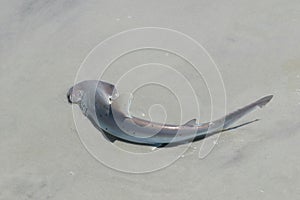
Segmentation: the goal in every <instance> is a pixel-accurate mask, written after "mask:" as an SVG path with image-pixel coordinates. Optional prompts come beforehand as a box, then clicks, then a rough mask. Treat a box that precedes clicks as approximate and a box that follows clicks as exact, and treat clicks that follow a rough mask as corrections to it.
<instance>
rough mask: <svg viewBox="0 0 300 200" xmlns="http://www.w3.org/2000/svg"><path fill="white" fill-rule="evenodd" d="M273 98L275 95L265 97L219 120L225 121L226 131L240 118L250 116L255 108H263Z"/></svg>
mask: <svg viewBox="0 0 300 200" xmlns="http://www.w3.org/2000/svg"><path fill="white" fill-rule="evenodd" d="M272 98H273V95H269V96H265V97H263V98H261V99H259V100H257V101H255V102H253V103H251V104H249V105H247V106H245V107H243V108H240V109H238V110H236V111H234V112H232V113H230V114H228V115H226V116H225V117H223V118H222V119H219V120H222V121H224V127H223V128H224V129H226V128H228V127H229V126H230V125H232V124H233V123H234V122H236V121H237V120H239V119H240V118H242V117H243V116H244V115H246V114H248V113H249V112H251V111H252V110H254V109H255V108H257V107H260V108H262V107H263V106H265V105H266V104H267V103H269V102H270V101H271V99H272ZM219 120H218V121H219Z"/></svg>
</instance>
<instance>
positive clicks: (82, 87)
mask: <svg viewBox="0 0 300 200" xmlns="http://www.w3.org/2000/svg"><path fill="white" fill-rule="evenodd" d="M115 95H117V92H116V90H115V87H114V85H112V84H110V83H106V82H103V81H97V80H87V81H82V82H79V83H77V84H76V85H74V86H73V87H71V88H70V89H69V91H68V92H67V99H68V102H69V103H70V104H78V105H79V107H80V109H81V110H82V112H83V114H85V115H87V114H88V113H89V112H94V111H95V106H97V110H99V111H100V112H101V113H102V114H103V115H108V113H109V110H110V105H111V102H112V98H113V96H115Z"/></svg>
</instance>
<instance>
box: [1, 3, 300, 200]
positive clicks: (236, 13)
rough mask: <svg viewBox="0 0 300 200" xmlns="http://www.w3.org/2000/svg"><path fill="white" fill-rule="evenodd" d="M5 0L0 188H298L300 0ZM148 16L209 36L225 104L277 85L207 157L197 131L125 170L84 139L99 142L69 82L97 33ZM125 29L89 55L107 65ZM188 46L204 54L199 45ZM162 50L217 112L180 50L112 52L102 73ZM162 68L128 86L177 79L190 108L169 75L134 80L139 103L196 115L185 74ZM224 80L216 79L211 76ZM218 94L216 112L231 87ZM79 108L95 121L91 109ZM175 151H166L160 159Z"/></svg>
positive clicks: (50, 191) (104, 193) (143, 109)
mask: <svg viewBox="0 0 300 200" xmlns="http://www.w3.org/2000/svg"><path fill="white" fill-rule="evenodd" d="M0 9H1V12H0V24H1V26H0V71H1V73H0V91H1V104H0V113H1V115H0V127H1V131H0V135H1V140H0V149H1V150H0V163H1V165H0V200H14V199H24V200H25V199H37V200H43V199H55V200H60V199H72V200H76V199H78V200H79V199H80V200H82V199H124V200H125V199H128V200H129V199H130V200H135V199H156V200H160V199H174V200H177V199H178V200H182V199H214V200H216V199H239V200H246V199H247V200H248V199H264V200H275V199H278V200H279V199H299V198H300V190H299V187H300V160H299V157H300V146H299V141H300V118H299V113H300V47H299V35H300V26H299V24H300V2H299V1H297V0H290V1H283V0H273V1H271V0H264V1H257V0H255V1H247V0H242V1H226V2H225V1H220V0H215V1H205V0H201V1H196V0H193V1H185V2H183V1H169V0H168V1H135V0H134V1H129V0H125V1H93V0H87V1H79V0H60V1H58V0H54V1H47V0H29V1H20V0H11V1H8V0H7V1H5V0H4V1H2V4H1V8H0ZM141 27H161V28H164V29H170V30H176V31H178V32H180V33H184V34H186V35H188V36H189V37H191V38H193V39H194V40H195V41H197V42H198V43H199V44H201V45H202V46H203V47H204V48H205V50H206V51H207V52H208V53H209V55H210V56H211V58H212V59H213V61H214V62H215V64H216V65H217V67H218V70H219V72H220V75H221V77H222V80H223V82H224V87H225V90H224V91H225V93H226V101H225V102H226V105H225V106H226V112H230V111H233V110H235V109H237V108H239V107H241V106H244V105H246V104H248V103H250V102H252V101H254V100H256V99H258V98H260V97H262V96H265V95H269V94H273V95H274V98H273V100H272V101H271V102H270V103H269V104H268V105H267V106H266V107H264V108H263V109H258V110H256V111H255V112H252V113H251V114H249V115H247V116H246V117H245V118H243V119H242V120H241V121H240V123H242V122H247V121H249V120H253V119H257V118H258V119H261V120H260V121H258V122H255V123H253V124H250V125H247V126H244V127H241V128H239V129H235V130H232V131H228V132H225V133H222V134H221V135H220V137H219V138H218V141H217V142H216V143H215V146H214V148H213V150H212V151H211V152H210V153H209V154H208V155H207V156H205V158H203V159H200V158H199V149H201V145H202V144H203V143H202V142H195V143H193V144H191V146H189V147H187V149H186V151H185V152H184V153H183V154H182V155H180V157H179V158H178V159H176V161H175V162H172V163H170V164H169V165H168V166H166V167H163V168H162V169H159V170H154V171H153V172H149V173H139V174H132V173H124V172H121V171H122V170H121V171H120V170H117V169H112V168H110V167H108V166H106V165H105V164H103V163H102V162H100V161H99V160H97V159H95V156H93V155H91V152H89V151H88V150H87V149H93V148H94V146H92V144H91V146H90V147H86V146H85V145H84V144H85V142H84V141H82V137H81V136H82V135H80V133H79V131H78V129H77V127H76V126H75V122H74V117H73V111H74V110H72V106H71V105H70V104H68V101H67V98H66V94H67V91H68V89H69V88H70V87H71V86H72V85H73V84H74V81H75V80H76V75H78V70H79V68H80V66H82V63H83V62H84V60H85V59H86V58H87V55H88V54H89V53H90V52H91V51H92V49H94V48H95V47H96V46H97V45H98V44H99V43H100V42H102V41H105V40H107V39H108V38H109V37H111V36H113V35H115V34H118V33H120V32H122V31H126V30H132V29H136V28H141ZM151 35H152V34H149V35H148V36H147V35H146V36H145V38H143V41H146V39H147V38H149V37H151ZM152 36H153V35H152ZM136 38H137V40H138V39H139V37H136ZM158 38H159V37H158ZM161 38H164V36H163V35H162V36H161ZM168 38H169V37H166V38H165V39H163V41H164V42H163V44H164V45H169V44H170V45H171V44H172V42H169V43H168V40H167V39H168ZM120 41H121V42H119V47H120V49H119V48H118V45H116V46H114V47H107V48H106V50H105V51H103V52H104V53H103V54H100V53H99V54H95V59H94V57H93V59H94V60H93V59H86V63H87V64H91V65H93V66H95V67H96V68H97V69H100V70H103V69H104V66H103V65H102V64H101V63H100V62H101V61H103V60H104V61H105V62H107V61H106V60H105V59H104V57H105V56H109V55H113V53H116V54H117V53H119V52H118V51H121V50H122V51H123V49H122V48H123V47H125V45H127V44H126V40H120ZM151 41H152V40H150V42H151ZM173 41H174V40H173ZM137 43H138V41H137ZM175 43H176V42H175ZM131 44H132V43H130V45H131ZM179 46H181V47H183V46H184V45H179ZM121 47H122V48H121ZM188 47H189V46H187V47H186V49H189V48H188ZM107 49H108V50H109V51H107ZM98 52H100V50H99V51H98ZM189 53H191V54H190V55H191V58H197V56H196V55H194V54H196V50H194V49H193V48H190V49H189ZM193 53H194V54H193ZM203 55H205V54H203ZM154 58H155V59H154ZM96 59H97V60H96ZM104 61H103V62H104ZM153 62H159V63H164V64H165V65H169V66H171V67H174V68H175V69H176V70H178V71H179V72H180V74H183V75H184V77H185V80H189V81H190V82H191V84H192V86H193V87H194V89H195V91H196V93H195V95H196V97H197V98H198V100H199V99H200V101H199V106H200V108H201V119H199V120H200V121H201V120H204V121H206V120H207V119H209V117H210V115H209V114H207V113H208V112H209V111H210V110H209V108H208V107H210V105H209V94H208V91H207V89H206V88H205V84H204V82H203V81H202V79H201V77H200V76H199V75H197V74H196V73H194V72H193V71H192V70H191V69H192V68H191V67H190V65H189V64H187V63H186V62H185V61H184V60H183V59H182V58H178V57H176V56H175V55H173V54H172V53H168V52H166V51H158V50H152V49H144V50H141V51H136V52H135V53H133V54H130V55H128V57H124V58H120V59H118V60H117V62H115V63H113V64H112V65H111V67H110V68H109V69H108V70H107V71H106V74H105V75H104V76H103V78H104V79H105V80H106V81H111V82H112V83H114V84H115V83H116V82H117V81H119V79H120V77H121V76H122V75H124V74H125V73H126V72H128V71H129V70H130V69H131V68H130V67H132V66H137V65H141V64H143V63H153ZM204 63H205V62H204ZM205 65H206V64H205ZM151 66H153V64H152V65H151ZM156 66H158V65H156ZM207 66H208V65H207ZM150 68H151V67H148V68H147V67H146V68H145V69H150ZM153 69H154V70H153V71H151V72H148V71H143V70H141V71H140V72H135V73H133V74H129V75H128V77H127V78H126V77H125V76H124V77H125V78H126V81H125V82H121V83H120V86H119V88H120V91H125V90H126V88H127V89H128V88H132V87H133V86H136V85H137V84H138V83H140V82H139V81H141V82H143V81H145V80H147V81H148V82H150V81H151V80H163V81H166V83H169V84H170V85H171V86H172V87H174V88H175V89H174V90H176V89H177V92H178V91H179V92H178V94H176V95H179V96H183V98H182V99H181V103H182V105H185V107H183V110H184V111H185V112H184V113H185V114H183V115H182V116H181V118H180V117H179V115H178V113H179V111H178V110H177V109H176V108H178V107H179V104H178V103H176V102H173V101H172V98H173V97H174V98H175V96H172V95H173V93H171V92H170V93H168V92H166V90H165V89H164V88H161V87H152V88H151V87H149V88H148V87H141V89H140V90H138V89H137V90H136V91H137V92H136V95H135V99H134V101H133V102H132V107H131V108H130V109H131V112H132V113H133V114H135V115H137V116H139V117H144V118H151V119H153V120H155V121H161V120H166V121H167V122H170V123H180V122H181V121H188V120H190V119H192V118H193V117H197V113H196V112H195V103H193V101H192V100H191V99H192V98H191V96H190V95H188V94H190V93H188V91H186V90H185V89H184V87H185V85H184V84H183V81H180V78H176V74H173V75H172V74H171V73H170V74H169V75H168V76H166V73H169V72H166V71H164V70H161V71H160V70H155V66H154V67H153ZM159 69H162V68H159ZM208 72H209V71H208ZM91 73H92V74H93V73H94V72H91ZM208 74H210V73H208ZM211 74H213V73H211ZM94 75H95V76H99V74H98V73H94ZM207 76H209V75H207ZM207 76H206V77H207ZM83 77H84V76H83ZM178 77H182V76H178ZM125 78H124V80H125ZM207 78H211V79H212V80H214V77H213V76H212V77H207ZM135 81H136V82H135ZM198 83H199V84H198ZM130 84H132V85H130ZM214 84H215V85H214ZM217 84H218V82H217V81H213V82H212V83H211V84H210V87H211V88H214V86H216V87H218V85H217ZM220 91H221V90H220ZM222 91H223V90H222ZM154 94H155V95H154ZM216 94H217V93H216ZM168 98H170V99H168ZM215 99H216V100H217V103H220V106H218V105H219V104H218V105H216V106H215V110H216V112H217V113H216V116H215V117H219V116H221V115H222V112H223V110H224V108H221V103H222V102H224V101H223V99H224V97H223V96H220V98H218V95H216V96H215ZM154 104H155V105H158V104H163V105H165V106H166V108H165V109H166V112H164V111H163V110H162V109H161V108H160V107H159V106H154V107H151V105H154ZM149 109H150V110H151V113H150V114H149V113H147V111H149ZM76 110H77V111H79V109H78V108H75V112H76ZM218 111H219V113H218ZM145 113H146V114H145ZM165 114H167V118H166V119H165V118H164V117H163V116H164V115H165ZM80 117H81V115H80V116H79V118H80ZM80 119H81V118H80ZM82 120H83V122H84V123H86V124H88V126H90V128H91V129H94V127H93V126H92V125H91V124H90V123H89V122H88V121H87V120H85V119H84V117H83V115H82ZM98 137H99V141H101V142H102V143H103V144H105V145H106V144H107V143H108V141H106V140H103V136H102V135H101V134H100V133H99V135H97V134H96V135H95V138H94V139H92V141H95V142H98ZM86 141H88V140H86ZM92 141H91V142H92ZM95 144H96V143H95ZM115 145H116V148H121V149H124V150H127V151H131V152H151V151H152V150H153V149H151V148H150V147H142V146H136V145H133V144H126V143H122V142H117V143H116V144H115ZM182 148H183V147H175V148H174V149H173V150H174V152H175V151H176V150H178V151H180V150H181V149H182ZM95 149H97V148H95ZM100 150H101V148H100ZM171 150H172V149H171ZM171 150H170V151H171ZM99 153H102V154H101V155H103V156H107V159H109V158H113V159H115V160H117V159H118V160H120V159H121V158H118V156H115V154H113V153H111V154H110V152H109V151H107V152H99ZM167 158H168V155H167V154H166V155H164V156H162V157H160V160H163V159H167ZM113 159H112V160H113ZM113 161H114V160H113ZM147 161H149V160H147ZM149 162H150V163H151V160H150V161H149ZM126 163H127V164H128V166H126V167H129V168H130V167H133V168H131V169H135V168H134V167H140V166H132V165H134V163H135V162H134V160H133V162H126ZM152 163H153V162H152ZM115 164H118V163H117V162H116V163H115ZM122 167H125V166H121V167H120V168H122ZM126 169H127V168H126Z"/></svg>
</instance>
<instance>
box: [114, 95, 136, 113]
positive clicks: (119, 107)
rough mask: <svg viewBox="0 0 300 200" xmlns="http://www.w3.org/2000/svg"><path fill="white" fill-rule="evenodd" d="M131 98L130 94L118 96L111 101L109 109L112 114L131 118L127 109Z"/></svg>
mask: <svg viewBox="0 0 300 200" xmlns="http://www.w3.org/2000/svg"><path fill="white" fill-rule="evenodd" d="M132 98H133V96H132V94H131V93H123V94H120V95H119V96H118V97H117V98H116V99H113V100H112V103H111V109H112V111H113V114H121V115H123V116H124V117H127V118H131V115H130V112H129V107H130V104H131V100H132Z"/></svg>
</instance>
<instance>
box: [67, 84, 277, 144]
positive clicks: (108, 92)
mask: <svg viewBox="0 0 300 200" xmlns="http://www.w3.org/2000/svg"><path fill="white" fill-rule="evenodd" d="M67 98H68V102H69V103H71V104H78V105H79V107H80V109H81V110H82V113H83V114H84V115H85V116H86V117H87V118H88V119H89V120H90V121H91V123H92V124H93V125H94V126H95V127H96V128H97V129H98V130H100V131H102V133H103V134H104V136H105V138H106V139H108V140H109V141H111V142H114V141H115V140H122V141H126V142H130V143H136V144H143V145H151V146H156V147H162V146H166V145H168V144H169V145H179V144H183V143H187V142H192V141H195V140H200V139H203V138H205V137H208V136H211V135H214V134H216V133H219V132H222V131H226V130H230V129H234V128H238V127H240V126H243V125H246V124H249V123H252V122H254V121H257V120H254V121H251V122H248V123H245V124H243V125H239V126H236V127H231V128H229V127H230V126H231V125H232V124H233V123H235V122H236V121H237V120H239V119H240V118H242V117H243V116H244V115H246V114H247V113H249V112H251V111H252V110H254V109H256V108H258V107H260V108H261V107H263V106H265V105H266V104H267V103H268V102H269V101H270V100H271V99H272V98H273V95H268V96H265V97H263V98H261V99H259V100H257V101H255V102H253V103H251V104H249V105H247V106H244V107H243V108H240V109H238V110H236V111H234V112H232V113H230V114H228V115H226V116H225V117H222V118H220V119H218V120H215V121H213V122H206V123H197V122H196V119H192V120H190V121H188V122H187V123H185V124H183V125H173V124H162V123H158V122H151V121H147V120H144V119H140V118H137V117H134V116H131V115H130V113H129V107H130V102H131V96H130V95H124V94H123V95H122V94H121V95H119V94H118V92H117V90H116V88H115V87H114V85H112V84H110V83H106V82H103V81H97V80H87V81H83V82H80V83H78V84H76V85H74V86H73V87H71V88H70V89H69V91H68V93H67ZM169 145H168V146H169Z"/></svg>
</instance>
